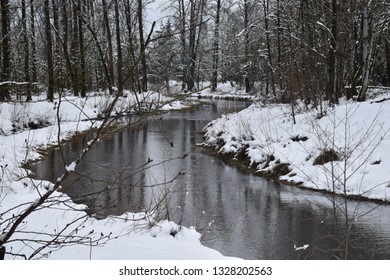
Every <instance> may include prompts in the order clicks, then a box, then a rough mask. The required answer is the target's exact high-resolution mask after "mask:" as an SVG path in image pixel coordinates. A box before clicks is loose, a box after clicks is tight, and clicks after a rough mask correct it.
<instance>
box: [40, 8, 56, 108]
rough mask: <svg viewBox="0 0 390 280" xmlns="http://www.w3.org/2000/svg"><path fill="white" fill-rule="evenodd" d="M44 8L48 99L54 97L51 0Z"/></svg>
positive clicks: (51, 99)
mask: <svg viewBox="0 0 390 280" xmlns="http://www.w3.org/2000/svg"><path fill="white" fill-rule="evenodd" d="M43 8H44V13H45V37H46V59H47V72H48V88H47V99H49V100H50V101H53V99H54V87H55V83H54V61H53V41H52V38H51V23H50V8H49V0H44V2H43Z"/></svg>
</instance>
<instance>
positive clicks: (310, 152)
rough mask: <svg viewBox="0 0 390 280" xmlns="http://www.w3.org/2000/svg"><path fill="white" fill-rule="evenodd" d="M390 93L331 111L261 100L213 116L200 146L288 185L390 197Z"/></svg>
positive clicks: (347, 194) (347, 102)
mask: <svg viewBox="0 0 390 280" xmlns="http://www.w3.org/2000/svg"><path fill="white" fill-rule="evenodd" d="M389 95H390V92H381V93H380V94H377V95H375V96H373V97H371V98H370V99H369V100H367V101H366V102H354V101H352V100H343V101H342V102H340V104H337V105H332V106H330V105H326V107H323V108H326V111H320V110H319V109H315V108H307V107H306V106H305V105H304V104H301V105H300V104H297V105H295V106H296V108H295V112H294V114H292V112H291V105H290V104H262V103H261V102H255V103H253V104H252V105H251V106H249V107H248V108H246V109H244V110H242V111H240V112H238V113H234V114H228V115H223V116H222V117H220V118H219V119H216V120H214V121H211V122H210V123H208V124H207V125H206V126H205V128H204V130H203V133H204V141H203V143H201V144H199V146H202V147H204V148H207V153H211V154H213V155H216V156H218V157H219V158H221V159H222V160H224V161H225V162H229V163H230V164H234V165H236V166H240V167H241V168H242V169H244V170H246V171H250V172H252V173H253V174H256V175H259V176H262V177H265V178H268V179H272V180H275V181H277V182H280V183H283V184H287V185H292V186H296V187H300V188H306V189H311V190H315V191H321V192H323V193H325V194H332V195H333V193H334V194H335V195H337V196H340V195H341V196H342V197H348V198H349V199H353V200H361V201H363V200H364V201H373V202H377V203H381V204H389V203H390V158H389V157H387V154H388V150H389V147H390V123H389V122H388V120H389V119H390V102H388V101H387V100H389V99H388V96H389ZM384 100H385V101H384Z"/></svg>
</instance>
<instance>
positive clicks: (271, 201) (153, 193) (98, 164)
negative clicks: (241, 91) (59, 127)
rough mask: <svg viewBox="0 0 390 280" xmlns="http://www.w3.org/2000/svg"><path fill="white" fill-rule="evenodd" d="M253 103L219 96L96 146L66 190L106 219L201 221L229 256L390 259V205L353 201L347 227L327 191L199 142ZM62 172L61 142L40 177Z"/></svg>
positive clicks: (207, 241)
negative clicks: (278, 178)
mask: <svg viewBox="0 0 390 280" xmlns="http://www.w3.org/2000/svg"><path fill="white" fill-rule="evenodd" d="M248 105H249V104H248V103H245V102H235V101H221V100H220V101H210V102H209V103H208V104H203V105H200V106H199V107H196V108H193V109H190V110H187V111H181V112H179V111H176V112H169V113H165V114H162V115H158V116H155V117H153V118H150V119H149V120H148V121H144V122H142V124H141V125H137V129H134V128H133V129H125V130H123V131H121V132H119V133H117V134H115V135H113V136H112V137H110V138H109V139H107V140H105V141H103V142H101V143H99V144H98V145H97V146H96V147H95V148H94V149H93V150H92V151H91V152H90V153H89V154H88V156H87V158H86V159H85V160H84V162H83V163H82V164H81V165H80V166H79V167H78V168H77V170H76V171H77V173H78V174H74V175H73V176H72V178H71V179H70V180H68V181H67V182H66V184H64V187H65V188H64V189H65V190H66V191H65V192H66V193H67V194H68V195H69V196H70V197H71V198H72V199H73V201H74V202H76V203H83V204H86V205H88V206H89V210H88V211H89V213H90V214H91V215H92V214H93V215H95V216H96V217H97V218H105V217H106V216H107V215H121V214H123V213H124V212H127V211H131V212H138V211H145V210H146V211H149V212H150V211H153V212H154V213H156V215H158V216H159V217H161V218H164V219H165V218H169V219H171V220H174V221H175V222H177V223H179V224H182V225H184V226H187V227H188V226H195V227H196V228H197V230H198V231H199V232H200V233H202V243H203V244H204V245H207V246H209V247H212V248H214V249H217V250H219V251H221V252H222V253H223V254H224V255H230V256H236V257H242V258H245V259H304V258H308V259H333V258H337V257H341V258H343V257H344V256H345V252H347V253H348V254H347V257H348V258H352V259H390V206H384V205H378V204H375V203H369V202H360V203H359V202H353V201H351V202H348V213H349V214H350V218H349V219H348V226H347V225H346V221H345V219H344V218H343V217H344V216H345V215H343V213H342V211H334V210H333V207H332V205H333V204H332V203H331V201H332V200H331V199H330V198H328V196H327V195H325V194H322V193H319V192H313V191H309V190H302V189H299V188H297V187H291V186H284V185H280V184H276V183H274V182H272V181H268V180H266V179H263V178H260V177H257V176H254V175H251V174H249V173H245V172H242V171H240V170H238V169H237V168H235V167H233V166H230V165H228V164H225V163H224V162H222V161H221V160H219V159H217V158H214V157H212V156H209V155H207V153H205V151H204V150H203V149H202V148H201V147H199V146H197V143H200V142H202V140H203V139H202V134H201V133H200V132H201V131H202V128H203V127H204V126H205V125H206V124H207V123H208V122H209V121H210V120H213V119H215V118H217V117H218V116H220V115H221V114H227V113H230V112H235V111H239V110H241V109H243V108H245V107H246V106H248ZM129 121H131V120H129ZM86 141H88V137H84V138H81V137H80V138H77V139H74V140H73V141H70V142H69V143H68V144H66V145H65V146H64V147H63V148H62V151H63V154H64V157H65V158H66V160H67V161H71V160H72V159H74V158H75V155H76V154H77V151H80V149H82V148H83V145H85V143H86ZM62 171H63V163H62V161H61V156H60V152H59V151H58V150H54V151H52V152H51V153H50V154H49V156H48V157H47V159H46V160H44V161H41V162H39V163H37V164H36V165H35V167H34V172H35V174H36V177H38V178H41V179H48V180H52V181H55V180H56V178H58V177H59V175H60V174H61V173H62ZM336 200H337V201H336V202H340V203H342V202H343V201H340V200H341V199H340V198H336ZM342 209H344V207H342ZM346 228H348V229H349V230H348V235H347V236H348V237H349V238H348V240H349V242H346V238H345V236H346V232H347V230H346ZM346 244H347V245H346ZM304 245H308V247H307V248H306V249H305V250H302V248H301V247H302V246H304ZM346 248H347V249H346Z"/></svg>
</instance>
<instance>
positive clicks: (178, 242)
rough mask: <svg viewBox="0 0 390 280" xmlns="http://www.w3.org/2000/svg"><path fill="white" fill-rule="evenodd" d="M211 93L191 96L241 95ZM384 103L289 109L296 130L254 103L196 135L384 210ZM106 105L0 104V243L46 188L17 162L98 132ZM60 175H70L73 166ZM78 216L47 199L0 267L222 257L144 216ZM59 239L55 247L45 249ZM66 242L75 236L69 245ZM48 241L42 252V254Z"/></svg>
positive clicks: (166, 104)
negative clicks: (7, 263)
mask: <svg viewBox="0 0 390 280" xmlns="http://www.w3.org/2000/svg"><path fill="white" fill-rule="evenodd" d="M219 89H220V92H219V93H217V94H215V93H209V90H205V91H202V92H200V93H196V94H195V96H196V97H202V96H203V97H208V98H219V97H221V96H223V97H225V98H236V97H237V95H239V96H243V93H242V92H241V91H234V92H233V93H231V92H232V91H233V90H232V89H231V88H229V86H221V87H220V88H219ZM139 98H141V97H139ZM244 98H246V97H244ZM389 98H390V92H389V91H385V90H371V92H370V99H369V100H368V101H366V102H361V103H357V102H353V101H341V102H340V104H339V105H336V106H325V105H324V106H325V107H323V109H322V112H323V114H322V115H320V114H319V110H317V109H314V108H306V107H305V106H303V105H301V104H299V103H297V104H296V106H294V113H295V123H294V118H293V115H292V106H291V104H288V105H283V104H264V103H262V102H255V103H254V104H253V105H251V106H250V107H249V108H247V109H245V110H243V111H241V112H239V113H236V114H230V115H226V116H222V117H221V118H220V119H217V120H215V121H212V122H211V123H210V124H209V125H208V126H207V127H206V128H205V132H206V133H205V137H206V138H205V142H204V143H203V144H202V145H204V146H207V147H211V148H213V149H216V151H217V152H218V153H219V154H223V155H228V156H229V157H231V158H233V159H234V160H237V161H243V162H245V163H246V164H247V165H248V166H250V167H251V168H252V169H254V170H255V171H256V172H259V173H261V174H262V175H263V176H268V177H271V178H273V179H276V180H279V181H282V182H286V183H289V184H294V185H298V186H301V187H307V188H312V189H316V190H325V191H330V192H336V193H339V194H343V195H344V194H346V195H349V196H357V197H364V198H368V199H376V200H380V201H384V202H389V201H390V198H389V195H390V187H389V186H390V179H389V178H390V174H389V173H390V159H388V158H386V152H387V151H389V149H390V135H389V129H390V124H389V121H388V120H389V119H390V102H389ZM110 100H111V97H108V96H105V95H100V94H97V93H95V94H91V95H90V96H89V97H88V98H87V99H81V98H77V97H73V96H71V95H69V96H66V97H65V98H62V99H61V102H59V101H58V100H57V102H56V101H55V102H54V103H51V102H47V101H45V100H44V98H43V97H42V96H36V97H34V99H33V101H32V102H30V103H18V102H9V103H1V104H0V167H1V170H0V218H1V220H0V241H3V240H4V238H5V236H6V233H7V231H8V230H9V229H10V227H11V226H12V225H11V221H12V219H13V217H15V216H18V215H20V213H23V211H24V209H26V207H28V206H29V205H31V204H34V203H36V201H37V200H38V199H39V198H40V197H42V193H44V192H45V191H46V190H50V188H51V187H52V185H53V184H52V183H50V182H44V181H38V180H34V179H31V178H29V174H30V171H29V170H27V169H25V168H23V166H24V164H26V163H28V162H31V161H36V160H39V159H40V158H42V154H41V153H40V151H42V150H44V149H47V148H48V147H51V146H55V145H58V143H61V142H63V141H66V140H67V139H70V138H71V137H72V136H74V135H75V134H77V133H81V132H85V131H88V130H91V129H95V128H97V127H99V125H100V124H101V122H102V118H101V117H102V116H103V114H104V112H105V110H107V104H108V103H109V101H110ZM142 101H143V102H142V104H143V108H141V109H142V110H157V109H158V110H172V109H181V108H184V107H186V106H189V105H192V104H193V102H192V101H191V102H190V104H188V102H185V101H178V100H173V99H172V98H168V97H166V96H163V95H160V94H157V93H148V94H145V95H144V96H142ZM135 104H137V101H136V100H135V99H134V95H132V94H130V93H128V94H127V95H125V97H122V98H120V99H119V100H118V103H117V104H116V106H115V108H114V110H113V111H112V115H114V116H120V115H127V114H129V113H133V112H134V111H136V110H137V109H139V108H140V106H138V105H135ZM157 104H159V105H157ZM161 104H163V105H161ZM67 170H69V171H72V166H71V165H69V166H67ZM83 210H84V207H83V206H82V205H75V204H73V203H72V202H71V201H70V199H69V197H67V196H66V195H64V194H62V193H60V192H54V193H53V195H52V196H51V197H50V199H49V200H48V201H47V203H46V204H44V205H43V206H42V207H40V208H38V209H37V210H36V211H34V212H33V213H32V214H30V215H29V216H28V217H27V218H26V219H25V221H24V222H23V224H22V225H21V227H20V229H19V230H18V231H17V232H15V234H14V236H12V238H11V239H10V240H8V243H6V244H5V247H6V250H7V254H6V256H5V257H6V259H20V258H22V259H23V258H29V257H31V256H33V258H41V259H46V258H49V259H225V258H229V257H224V256H223V255H222V254H220V253H219V252H217V251H215V250H213V249H209V248H207V247H205V246H203V245H201V243H200V234H199V233H198V232H197V231H196V230H195V229H194V228H184V227H180V226H179V225H177V224H175V223H173V222H170V221H166V220H165V221H153V216H150V215H149V214H145V213H135V214H132V213H126V214H124V215H122V216H120V217H109V218H106V219H104V220H96V219H94V218H93V217H89V216H87V215H86V214H85V212H84V211H83ZM172 233H174V234H172ZM59 236H60V237H63V239H61V240H63V243H62V244H56V243H55V242H53V243H50V240H54V239H55V238H57V239H58V238H59ZM71 236H77V237H78V239H77V238H76V239H77V242H76V241H73V240H72V238H69V237H71ZM48 243H50V246H42V244H48Z"/></svg>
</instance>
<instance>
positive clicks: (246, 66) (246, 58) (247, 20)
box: [244, 0, 252, 93]
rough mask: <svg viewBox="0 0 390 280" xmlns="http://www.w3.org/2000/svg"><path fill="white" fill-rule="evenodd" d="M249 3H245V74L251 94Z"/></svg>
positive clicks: (246, 89)
mask: <svg viewBox="0 0 390 280" xmlns="http://www.w3.org/2000/svg"><path fill="white" fill-rule="evenodd" d="M249 10H250V9H249V3H248V0H245V1H244V29H245V43H244V44H245V64H246V65H245V68H246V69H245V74H244V83H245V92H246V93H249V92H251V91H252V87H251V82H250V78H249V75H250V66H249V63H250V59H249Z"/></svg>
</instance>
